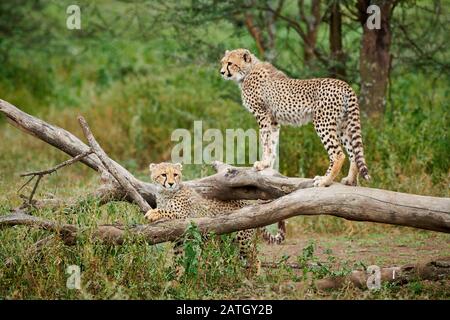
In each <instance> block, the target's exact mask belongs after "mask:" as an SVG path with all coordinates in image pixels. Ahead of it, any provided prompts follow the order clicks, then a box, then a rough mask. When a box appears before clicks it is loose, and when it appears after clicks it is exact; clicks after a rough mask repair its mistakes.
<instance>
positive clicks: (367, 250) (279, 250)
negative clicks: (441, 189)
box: [261, 229, 450, 267]
mask: <svg viewBox="0 0 450 320" xmlns="http://www.w3.org/2000/svg"><path fill="white" fill-rule="evenodd" d="M311 241H313V242H314V243H315V252H314V254H315V255H316V256H317V257H318V260H319V261H321V260H323V259H326V257H327V256H329V255H332V256H334V257H335V258H336V260H337V261H340V262H343V261H346V262H349V263H352V264H353V263H358V262H363V263H364V264H365V265H371V264H376V265H379V266H383V267H384V266H400V265H404V264H411V263H416V262H419V261H423V260H429V259H433V258H437V257H443V256H450V235H448V234H442V233H435V232H423V231H416V230H413V229H410V230H408V231H406V232H405V231H403V230H402V231H398V232H392V231H389V232H388V233H386V234H383V233H373V234H368V235H365V236H364V237H362V236H359V235H354V236H340V235H337V236H336V235H333V234H329V235H327V234H302V233H300V232H299V233H296V234H295V235H293V234H292V232H289V233H288V237H287V239H286V241H285V243H284V244H282V245H278V246H277V245H267V244H264V245H262V246H261V260H262V261H266V262H277V261H279V260H280V259H282V258H283V256H286V255H287V256H289V259H288V260H287V261H288V262H296V259H297V256H299V255H301V254H302V249H303V248H305V247H306V246H308V244H310V243H311Z"/></svg>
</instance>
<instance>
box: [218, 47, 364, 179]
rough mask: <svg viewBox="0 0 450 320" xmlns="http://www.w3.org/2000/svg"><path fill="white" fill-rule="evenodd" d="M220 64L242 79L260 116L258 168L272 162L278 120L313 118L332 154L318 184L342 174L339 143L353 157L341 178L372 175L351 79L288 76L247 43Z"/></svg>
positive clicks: (226, 74) (245, 95) (230, 76)
mask: <svg viewBox="0 0 450 320" xmlns="http://www.w3.org/2000/svg"><path fill="white" fill-rule="evenodd" d="M221 65H222V67H221V69H220V73H221V74H222V76H223V78H224V79H227V80H234V81H235V82H237V83H238V85H239V87H240V89H241V94H242V101H243V104H244V106H245V108H247V109H248V110H249V111H250V112H251V113H253V115H254V116H255V117H256V120H257V122H258V125H259V128H260V139H261V143H262V145H263V158H262V160H261V161H257V162H255V164H254V167H255V168H256V170H263V169H265V168H268V167H273V165H274V163H275V158H276V146H277V144H278V140H279V131H280V124H291V125H303V124H305V123H307V122H310V121H312V122H313V124H314V128H315V130H316V132H317V134H318V135H319V136H320V139H321V140H322V143H323V145H324V146H325V148H326V150H327V152H328V155H329V159H330V165H329V167H328V170H327V172H326V174H325V176H316V177H315V178H314V186H316V187H326V186H329V185H330V184H332V183H333V180H334V179H335V178H336V176H337V175H338V174H339V172H340V170H341V167H342V164H343V163H344V160H345V155H344V153H343V151H342V148H341V145H343V146H344V147H345V149H346V150H347V153H348V155H349V157H350V170H349V173H348V175H347V177H346V178H344V179H343V180H342V183H344V184H347V185H356V183H357V177H358V172H359V174H360V175H361V176H362V177H363V178H364V179H366V180H369V179H370V176H369V173H368V170H367V166H366V163H365V159H364V151H363V144H362V137H361V124H360V117H359V107H358V101H357V96H356V94H355V93H354V92H353V90H352V88H351V87H350V86H349V85H348V84H347V83H345V82H344V81H341V80H337V79H310V80H299V79H292V78H289V77H288V76H286V75H285V74H284V73H283V72H281V71H279V70H277V69H276V68H275V67H274V66H273V65H271V64H270V63H268V62H262V61H259V60H258V59H257V58H256V57H255V56H254V55H253V54H251V53H250V51H249V50H247V49H236V50H232V51H228V50H227V51H226V52H225V56H224V57H223V58H222V60H221Z"/></svg>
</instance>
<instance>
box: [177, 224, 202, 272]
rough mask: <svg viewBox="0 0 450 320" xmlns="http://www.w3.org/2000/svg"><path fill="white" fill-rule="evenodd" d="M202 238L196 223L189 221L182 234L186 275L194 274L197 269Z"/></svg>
mask: <svg viewBox="0 0 450 320" xmlns="http://www.w3.org/2000/svg"><path fill="white" fill-rule="evenodd" d="M202 245H203V239H202V235H201V233H200V231H199V230H198V227H197V225H196V224H194V223H193V222H191V223H190V224H189V226H188V228H187V229H186V232H185V234H184V241H183V249H184V257H183V261H182V263H183V267H184V270H185V273H186V275H188V276H196V275H197V274H198V269H199V259H200V256H201V253H202Z"/></svg>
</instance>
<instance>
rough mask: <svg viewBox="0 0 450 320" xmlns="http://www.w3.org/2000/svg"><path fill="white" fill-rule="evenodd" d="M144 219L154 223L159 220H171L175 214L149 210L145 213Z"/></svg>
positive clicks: (160, 210)
mask: <svg viewBox="0 0 450 320" xmlns="http://www.w3.org/2000/svg"><path fill="white" fill-rule="evenodd" d="M144 217H145V218H147V220H149V221H150V222H155V221H158V220H161V219H164V220H170V219H173V218H174V217H175V214H174V213H173V212H170V211H167V210H162V209H150V210H148V211H147V213H146V214H145V216H144Z"/></svg>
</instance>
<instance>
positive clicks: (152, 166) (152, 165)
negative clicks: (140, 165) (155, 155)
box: [148, 163, 156, 171]
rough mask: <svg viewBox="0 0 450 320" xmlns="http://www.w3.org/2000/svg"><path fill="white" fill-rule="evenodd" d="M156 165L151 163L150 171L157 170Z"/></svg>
mask: <svg viewBox="0 0 450 320" xmlns="http://www.w3.org/2000/svg"><path fill="white" fill-rule="evenodd" d="M155 167H156V164H154V163H150V165H149V166H148V168H149V169H150V171H152V170H153V169H155Z"/></svg>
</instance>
